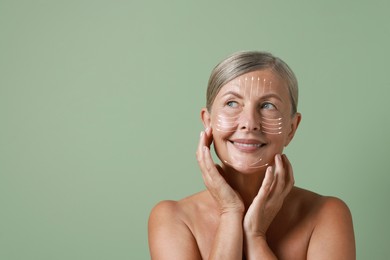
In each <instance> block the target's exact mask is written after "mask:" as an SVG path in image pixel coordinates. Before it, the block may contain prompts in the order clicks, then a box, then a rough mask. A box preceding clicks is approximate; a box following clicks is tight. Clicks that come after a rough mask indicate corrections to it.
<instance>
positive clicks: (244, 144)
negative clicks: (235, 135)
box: [229, 140, 266, 152]
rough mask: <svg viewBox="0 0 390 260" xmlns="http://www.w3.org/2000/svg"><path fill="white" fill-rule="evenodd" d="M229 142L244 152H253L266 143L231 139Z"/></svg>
mask: <svg viewBox="0 0 390 260" xmlns="http://www.w3.org/2000/svg"><path fill="white" fill-rule="evenodd" d="M229 142H230V143H231V144H233V145H234V147H236V148H237V149H238V150H240V151H243V152H253V151H256V150H257V149H259V148H262V147H263V146H265V145H266V144H265V143H261V142H259V141H255V140H231V141H229Z"/></svg>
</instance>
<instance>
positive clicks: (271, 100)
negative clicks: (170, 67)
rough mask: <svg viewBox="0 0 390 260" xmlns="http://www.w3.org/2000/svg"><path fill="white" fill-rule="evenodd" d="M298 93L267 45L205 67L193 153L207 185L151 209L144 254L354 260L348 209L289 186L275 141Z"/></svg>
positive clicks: (293, 119)
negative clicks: (265, 49) (200, 125)
mask: <svg viewBox="0 0 390 260" xmlns="http://www.w3.org/2000/svg"><path fill="white" fill-rule="evenodd" d="M297 101H298V84H297V80H296V78H295V76H294V73H293V72H292V71H291V69H290V68H289V67H288V65H287V64H285V63H284V62H283V61H282V60H280V59H279V58H277V57H274V56H272V55H271V54H269V53H264V52H239V53H235V54H233V55H232V56H230V57H228V58H227V59H225V60H224V61H222V62H221V63H220V64H218V65H217V66H216V67H215V68H214V70H213V71H212V73H211V76H210V80H209V83H208V89H207V106H206V108H203V109H202V110H201V119H202V122H203V124H204V127H205V130H204V131H202V132H201V135H200V140H199V146H198V149H197V152H196V154H197V160H198V163H199V166H200V169H201V172H202V176H203V180H204V183H205V185H206V188H207V189H206V190H205V191H202V192H200V193H197V194H194V195H192V196H189V197H187V198H184V199H182V200H180V201H163V202H160V203H159V204H157V205H156V206H155V207H154V209H153V210H152V212H151V215H150V219H149V247H150V253H151V257H152V259H169V260H171V259H224V260H226V259H315V260H320V259H327V260H329V259H343V260H345V259H355V241H354V232H353V225H352V217H351V214H350V211H349V209H348V207H347V206H346V205H345V204H344V203H343V202H342V201H341V200H339V199H337V198H333V197H325V196H321V195H319V194H316V193H313V192H310V191H308V190H304V189H301V188H298V187H295V186H294V176H293V170H292V167H291V164H290V162H289V160H288V159H287V156H286V155H284V154H283V149H284V147H286V146H287V145H288V144H289V143H290V141H291V140H292V139H293V137H294V134H295V131H296V130H297V128H298V125H299V122H300V120H301V114H300V113H298V112H297ZM212 143H214V148H215V151H216V154H217V156H218V158H219V159H220V161H221V165H217V164H214V162H213V160H212V157H211V154H210V145H211V144H212Z"/></svg>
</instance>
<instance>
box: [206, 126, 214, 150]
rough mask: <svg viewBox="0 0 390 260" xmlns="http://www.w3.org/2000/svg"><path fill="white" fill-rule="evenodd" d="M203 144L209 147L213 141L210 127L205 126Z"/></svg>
mask: <svg viewBox="0 0 390 260" xmlns="http://www.w3.org/2000/svg"><path fill="white" fill-rule="evenodd" d="M204 132H205V146H207V147H209V148H210V145H211V143H212V142H213V135H212V128H211V127H207V128H206V129H205V130H204Z"/></svg>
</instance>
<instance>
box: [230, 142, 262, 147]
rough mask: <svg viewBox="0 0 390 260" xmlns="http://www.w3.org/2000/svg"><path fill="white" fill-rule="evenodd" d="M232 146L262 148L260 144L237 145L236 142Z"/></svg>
mask: <svg viewBox="0 0 390 260" xmlns="http://www.w3.org/2000/svg"><path fill="white" fill-rule="evenodd" d="M233 144H235V145H238V146H242V147H257V148H260V147H261V146H262V144H243V143H237V142H233Z"/></svg>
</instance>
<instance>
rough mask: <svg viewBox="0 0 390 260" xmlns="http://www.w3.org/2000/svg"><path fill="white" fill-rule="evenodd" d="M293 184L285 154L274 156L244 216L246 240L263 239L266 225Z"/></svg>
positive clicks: (280, 205)
mask: <svg viewBox="0 0 390 260" xmlns="http://www.w3.org/2000/svg"><path fill="white" fill-rule="evenodd" d="M293 186H294V176H293V171H292V167H291V164H290V162H289V161H288V159H287V157H286V155H280V154H278V155H276V156H275V166H274V167H272V166H269V167H268V168H267V170H266V173H265V177H264V180H263V184H262V185H261V187H260V190H259V192H258V194H257V196H256V197H255V198H254V199H253V202H252V204H251V205H250V206H249V208H248V211H247V212H246V214H245V217H244V224H243V227H244V235H245V237H246V240H247V241H248V240H252V239H254V238H262V239H265V236H266V232H267V230H268V227H269V226H270V224H271V223H272V221H273V219H274V218H275V216H276V214H277V213H278V212H279V210H280V209H281V207H282V205H283V201H284V199H285V198H286V197H287V195H288V194H289V192H290V191H291V189H292V187H293Z"/></svg>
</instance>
